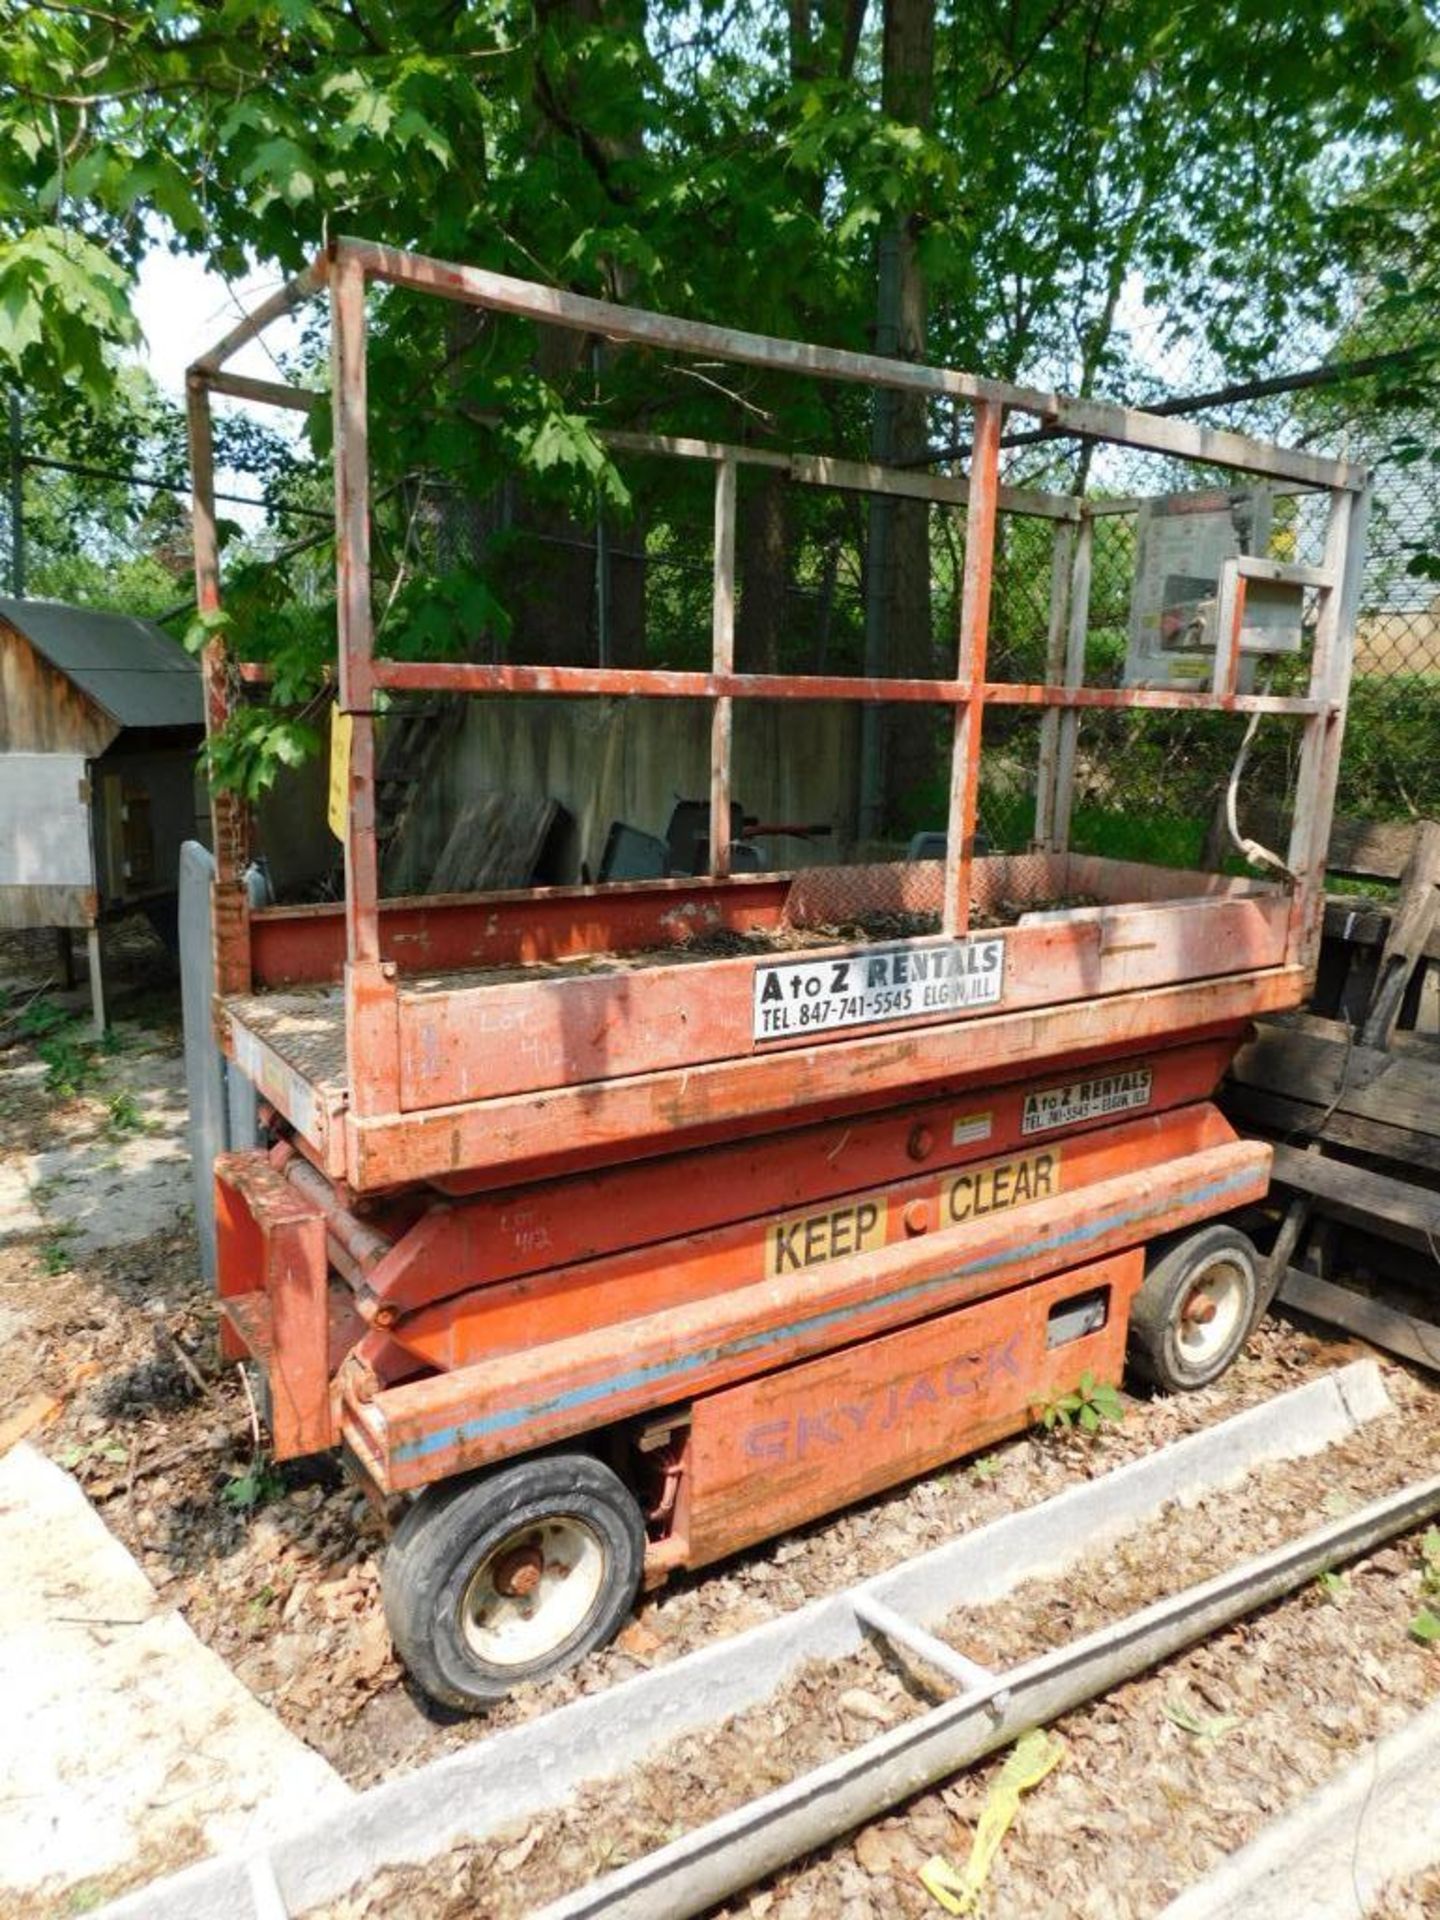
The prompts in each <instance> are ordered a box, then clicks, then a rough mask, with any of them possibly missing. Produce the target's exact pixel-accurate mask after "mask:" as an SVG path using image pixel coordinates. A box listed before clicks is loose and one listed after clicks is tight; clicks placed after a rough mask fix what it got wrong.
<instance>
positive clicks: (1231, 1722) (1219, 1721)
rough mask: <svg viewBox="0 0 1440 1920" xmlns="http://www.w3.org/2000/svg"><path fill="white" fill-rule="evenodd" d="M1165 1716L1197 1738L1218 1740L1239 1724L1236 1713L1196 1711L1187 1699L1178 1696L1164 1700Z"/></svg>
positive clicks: (1183, 1730)
mask: <svg viewBox="0 0 1440 1920" xmlns="http://www.w3.org/2000/svg"><path fill="white" fill-rule="evenodd" d="M1165 1718H1166V1719H1167V1720H1169V1721H1171V1722H1173V1724H1174V1725H1175V1726H1177V1727H1179V1729H1180V1731H1181V1732H1182V1733H1188V1734H1193V1735H1194V1737H1195V1738H1196V1739H1197V1740H1219V1739H1220V1738H1221V1737H1222V1736H1223V1735H1224V1734H1227V1733H1229V1732H1230V1731H1231V1730H1232V1728H1235V1727H1238V1726H1239V1724H1240V1721H1239V1717H1238V1716H1237V1715H1236V1714H1233V1713H1219V1714H1202V1713H1198V1712H1197V1711H1196V1709H1195V1708H1194V1707H1192V1706H1191V1705H1190V1703H1189V1701H1188V1700H1184V1699H1178V1698H1177V1699H1173V1700H1167V1701H1166V1702H1165Z"/></svg>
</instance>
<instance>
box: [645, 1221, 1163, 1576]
mask: <svg viewBox="0 0 1440 1920" xmlns="http://www.w3.org/2000/svg"><path fill="white" fill-rule="evenodd" d="M1143 1272H1144V1256H1143V1254H1142V1253H1141V1252H1140V1251H1139V1249H1135V1250H1132V1251H1129V1252H1125V1253H1118V1254H1111V1255H1109V1256H1108V1257H1106V1258H1105V1259H1103V1260H1097V1261H1092V1262H1089V1263H1088V1264H1086V1265H1085V1266H1082V1267H1072V1268H1069V1269H1068V1270H1067V1271H1065V1272H1064V1273H1060V1274H1054V1275H1051V1276H1049V1277H1048V1278H1046V1279H1043V1280H1037V1281H1035V1282H1033V1283H1032V1284H1031V1285H1029V1286H1027V1287H1025V1288H1023V1289H1022V1290H1020V1291H1019V1292H1011V1293H1004V1294H999V1295H996V1296H993V1297H991V1298H989V1299H984V1300H978V1301H975V1302H974V1303H973V1304H971V1305H968V1306H963V1307H958V1308H955V1309H953V1310H952V1311H950V1312H949V1313H942V1314H937V1315H936V1316H935V1317H934V1318H933V1319H929V1320H923V1321H921V1322H920V1323H919V1325H917V1326H908V1327H901V1328H899V1329H898V1330H897V1331H895V1332H893V1333H888V1334H881V1335H879V1336H877V1337H876V1338H874V1339H872V1340H867V1341H865V1342H864V1343H863V1344H861V1345H859V1346H854V1347H848V1348H846V1349H845V1350H843V1351H842V1352H839V1353H831V1354H824V1355H822V1356H820V1357H819V1358H818V1359H814V1360H810V1361H807V1362H802V1363H801V1364H800V1365H798V1366H790V1367H783V1368H781V1369H780V1370H779V1371H777V1372H774V1373H767V1374H762V1375H760V1376H759V1377H758V1378H757V1379H753V1380H742V1381H740V1382H739V1383H738V1384H737V1385H735V1386H733V1387H726V1388H721V1389H720V1390H719V1391H718V1392H715V1393H710V1394H704V1395H702V1396H701V1397H700V1398H699V1399H698V1400H697V1401H696V1402H695V1403H694V1406H693V1407H692V1408H691V1413H690V1425H689V1438H688V1446H687V1448H686V1459H685V1467H686V1472H685V1477H684V1488H683V1491H684V1495H685V1497H684V1498H683V1500H682V1501H681V1502H679V1503H678V1505H679V1507H680V1511H679V1513H678V1514H677V1521H676V1529H675V1532H676V1536H677V1537H675V1538H673V1539H669V1540H666V1541H665V1542H663V1543H662V1544H660V1545H658V1546H657V1547H652V1550H651V1554H650V1556H649V1558H650V1559H651V1560H652V1561H659V1562H660V1566H661V1568H664V1567H668V1566H673V1565H676V1564H683V1565H685V1566H688V1567H701V1566H705V1565H707V1564H708V1563H710V1562H711V1561H714V1560H718V1559H720V1558H721V1556H722V1555H724V1554H728V1553H734V1552H735V1551H736V1550H737V1549H738V1548H740V1547H744V1546H749V1545H751V1544H752V1543H753V1542H755V1541H757V1540H763V1539H766V1538H768V1537H770V1536H771V1535H774V1534H777V1533H782V1532H784V1531H786V1530H787V1529H789V1528H791V1527H795V1526H799V1525H801V1524H803V1523H804V1522H805V1521H807V1520H812V1519H814V1518H816V1517H817V1516H818V1515H820V1514H824V1513H831V1512H834V1511H835V1510H836V1509H837V1508H839V1507H844V1506H849V1505H850V1504H851V1503H852V1502H854V1501H856V1500H862V1499H864V1498H866V1497H867V1496H868V1495H869V1494H872V1493H878V1492H880V1491H881V1490H882V1489H883V1488H885V1487H889V1486H894V1485H895V1484H896V1483H897V1482H899V1481H901V1480H907V1479H909V1478H910V1477H911V1476H912V1475H914V1474H918V1473H926V1472H929V1471H931V1470H933V1469H934V1468H935V1467H938V1466H941V1465H943V1464H944V1463H945V1462H947V1461H950V1460H953V1459H955V1457H956V1456H957V1454H959V1453H961V1452H966V1453H969V1452H973V1451H975V1450H976V1449H978V1448H981V1447H986V1446H990V1445H992V1444H993V1443H994V1442H995V1441H997V1440H1000V1439H1003V1438H1005V1437H1006V1436H1007V1435H1008V1434H1012V1433H1015V1432H1018V1431H1019V1430H1020V1429H1021V1428H1023V1427H1025V1426H1028V1425H1029V1424H1030V1422H1031V1420H1033V1419H1034V1417H1035V1412H1036V1409H1037V1408H1038V1407H1043V1406H1045V1405H1046V1404H1047V1403H1048V1402H1049V1401H1050V1400H1051V1399H1052V1398H1053V1397H1054V1396H1055V1395H1056V1394H1057V1393H1063V1392H1066V1391H1068V1390H1069V1389H1071V1388H1072V1387H1073V1386H1074V1383H1075V1382H1076V1380H1077V1379H1080V1378H1081V1377H1082V1376H1083V1375H1084V1374H1086V1373H1088V1374H1089V1375H1090V1376H1091V1378H1092V1379H1094V1380H1097V1381H1105V1382H1107V1383H1110V1384H1114V1385H1118V1384H1119V1381H1120V1376H1121V1373H1122V1371H1123V1368H1124V1362H1125V1337H1126V1329H1127V1324H1128V1321H1129V1315H1130V1303H1131V1301H1132V1300H1133V1299H1134V1296H1135V1293H1136V1291H1137V1289H1138V1288H1139V1285H1140V1281H1141V1277H1142V1275H1143ZM1077 1295H1079V1296H1086V1295H1089V1296H1091V1297H1092V1298H1094V1297H1095V1296H1099V1299H1100V1302H1101V1303H1102V1305H1101V1310H1102V1312H1103V1313H1104V1316H1105V1317H1104V1320H1103V1323H1102V1324H1101V1325H1100V1326H1099V1327H1097V1328H1095V1330H1094V1331H1093V1332H1090V1333H1086V1334H1083V1335H1081V1336H1080V1337H1079V1338H1075V1339H1070V1340H1067V1341H1065V1342H1064V1343H1063V1344H1060V1345H1057V1346H1053V1347H1052V1346H1050V1345H1049V1343H1048V1340H1047V1333H1048V1330H1049V1317H1050V1313H1051V1311H1052V1309H1054V1308H1056V1307H1059V1306H1061V1305H1062V1304H1064V1303H1066V1302H1068V1301H1071V1300H1073V1299H1074V1298H1075V1297H1076V1296H1077Z"/></svg>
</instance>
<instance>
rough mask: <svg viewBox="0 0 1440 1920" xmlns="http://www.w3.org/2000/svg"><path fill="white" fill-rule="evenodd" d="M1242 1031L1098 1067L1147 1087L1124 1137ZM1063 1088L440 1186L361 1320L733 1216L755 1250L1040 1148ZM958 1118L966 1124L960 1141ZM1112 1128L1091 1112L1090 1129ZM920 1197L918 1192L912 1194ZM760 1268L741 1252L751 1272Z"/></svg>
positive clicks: (1184, 1102)
mask: <svg viewBox="0 0 1440 1920" xmlns="http://www.w3.org/2000/svg"><path fill="white" fill-rule="evenodd" d="M1242 1031H1243V1029H1240V1028H1237V1027H1228V1028H1225V1029H1223V1030H1222V1031H1221V1032H1219V1033H1216V1034H1209V1035H1203V1036H1200V1037H1198V1038H1197V1037H1188V1038H1187V1039H1186V1040H1185V1041H1184V1042H1183V1043H1181V1044H1179V1045H1174V1046H1168V1047H1156V1048H1152V1049H1150V1050H1148V1051H1140V1052H1135V1053H1131V1054H1127V1055H1123V1056H1119V1057H1117V1058H1115V1059H1114V1061H1113V1062H1112V1063H1109V1070H1110V1071H1112V1072H1114V1073H1116V1074H1126V1075H1129V1076H1130V1080H1129V1084H1130V1085H1131V1086H1134V1087H1140V1086H1142V1085H1143V1087H1144V1090H1145V1091H1146V1093H1147V1095H1148V1098H1147V1099H1146V1101H1145V1102H1144V1110H1145V1113H1146V1115H1147V1116H1148V1118H1146V1119H1145V1120H1143V1121H1141V1122H1139V1123H1137V1131H1136V1134H1135V1135H1134V1136H1133V1137H1134V1138H1140V1137H1141V1136H1142V1135H1143V1134H1144V1132H1145V1130H1146V1128H1147V1127H1151V1126H1153V1125H1154V1121H1155V1116H1156V1115H1158V1114H1163V1113H1166V1112H1168V1111H1169V1110H1170V1109H1171V1108H1174V1107H1180V1106H1192V1105H1194V1104H1195V1103H1196V1102H1199V1101H1204V1100H1208V1099H1209V1097H1210V1096H1211V1094H1212V1093H1213V1092H1214V1090H1215V1088H1216V1087H1217V1086H1218V1084H1219V1082H1220V1078H1221V1076H1222V1074H1223V1073H1224V1071H1225V1068H1226V1066H1227V1064H1228V1063H1229V1061H1230V1059H1231V1057H1232V1055H1233V1053H1234V1050H1235V1045H1236V1042H1237V1040H1238V1039H1239V1038H1240V1035H1241V1032H1242ZM1073 1077H1076V1076H1074V1075H1071V1074H1067V1070H1066V1069H1065V1067H1064V1066H1063V1065H1061V1064H1058V1063H1056V1062H1053V1061H1050V1062H1047V1063H1046V1066H1045V1070H1044V1072H1043V1073H1041V1072H1039V1071H1038V1070H1037V1069H1036V1068H1035V1066H1034V1065H1032V1066H1031V1067H1030V1069H1029V1070H1028V1073H1027V1074H1026V1076H1025V1077H1020V1076H1018V1075H1017V1076H1015V1077H1013V1078H1009V1079H1000V1080H992V1081H989V1082H987V1083H986V1085H985V1086H984V1088H983V1089H977V1090H974V1091H966V1092H959V1093H950V1094H944V1095H940V1096H938V1097H926V1096H917V1097H916V1098H913V1099H903V1098H897V1100H896V1101H895V1102H894V1103H892V1104H887V1105H885V1106H884V1107H882V1108H880V1109H879V1110H878V1111H875V1112H869V1113H858V1114H857V1113H850V1114H846V1115H844V1116H843V1117H827V1118H826V1119H824V1120H822V1121H819V1122H812V1123H811V1124H810V1125H808V1126H804V1127H797V1128H793V1129H790V1130H788V1131H786V1132H784V1133H779V1134H775V1133H769V1134H766V1135H764V1136H763V1137H762V1138H759V1139H740V1140H733V1139H732V1140H723V1141H719V1142H717V1143H716V1144H715V1145H713V1146H707V1147H702V1148H700V1149H699V1150H698V1151H697V1152H692V1153H688V1154H682V1155H678V1156H674V1155H672V1156H669V1157H667V1158H666V1159H665V1160H662V1161H658V1162H657V1161H629V1162H627V1161H621V1162H619V1163H617V1164H614V1165H610V1166H607V1167H603V1168H601V1169H599V1170H598V1171H590V1172H586V1173H583V1174H572V1175H570V1176H568V1177H566V1178H559V1179H551V1180H546V1181H540V1182H534V1183H532V1184H531V1185H529V1186H527V1187H523V1188H507V1189H505V1190H504V1191H502V1192H500V1193H472V1194H466V1193H465V1192H464V1189H463V1184H457V1183H447V1193H448V1194H449V1196H450V1197H449V1198H447V1199H444V1200H441V1199H439V1198H438V1197H437V1198H435V1199H432V1201H431V1203H430V1204H429V1205H428V1206H427V1207H426V1209H425V1211H424V1213H423V1214H422V1215H421V1216H420V1217H419V1218H418V1219H416V1220H414V1221H413V1223H412V1224H408V1225H406V1226H405V1227H404V1228H403V1229H402V1230H401V1231H399V1232H398V1233H397V1234H396V1237H395V1239H394V1241H393V1243H392V1244H391V1245H390V1247H389V1249H388V1250H387V1251H386V1252H385V1253H384V1254H382V1255H381V1256H379V1257H378V1258H376V1259H374V1260H373V1261H371V1262H370V1263H368V1265H367V1268H366V1273H365V1296H366V1299H365V1302H364V1303H363V1305H362V1311H364V1312H365V1314H366V1315H367V1317H370V1318H374V1317H375V1315H376V1314H377V1313H380V1312H382V1311H386V1312H388V1314H389V1315H390V1317H391V1318H392V1319H393V1318H394V1317H396V1316H399V1315H406V1314H411V1313H414V1312H415V1311H416V1310H417V1309H422V1308H429V1307H433V1306H435V1305H436V1304H437V1303H438V1302H440V1301H442V1300H448V1299H450V1298H452V1297H453V1296H455V1295H457V1294H459V1293H462V1292H464V1291H466V1290H467V1289H468V1288H470V1287H472V1286H473V1285H474V1284H475V1283H476V1279H477V1277H478V1278H483V1280H484V1281H485V1282H486V1284H487V1285H498V1284H500V1283H503V1282H507V1281H515V1280H522V1279H526V1278H527V1277H531V1276H541V1275H544V1276H546V1277H545V1278H544V1280H543V1282H537V1284H539V1285H541V1286H542V1287H543V1290H544V1291H546V1292H549V1291H551V1290H553V1289H554V1288H555V1287H556V1286H557V1285H564V1284H568V1283H566V1282H565V1281H564V1280H563V1278H562V1276H563V1275H564V1274H566V1273H569V1272H570V1271H572V1270H576V1269H579V1268H586V1269H587V1270H588V1269H589V1268H590V1266H591V1264H592V1263H594V1262H596V1261H600V1260H603V1259H604V1258H605V1257H606V1256H607V1255H612V1254H625V1253H627V1252H629V1251H631V1250H633V1249H635V1248H638V1247H643V1246H649V1245H653V1244H654V1243H656V1242H658V1241H674V1240H677V1239H679V1238H680V1237H681V1236H698V1235H704V1234H706V1233H709V1232H710V1231H711V1230H712V1229H721V1228H726V1227H729V1226H730V1225H731V1223H733V1222H734V1221H735V1220H737V1219H739V1218H741V1217H747V1218H751V1219H752V1221H753V1222H759V1225H758V1226H757V1225H753V1224H752V1226H751V1228H749V1229H748V1230H747V1231H748V1232H749V1233H750V1235H751V1239H752V1242H754V1243H755V1244H759V1243H761V1242H764V1241H765V1240H766V1238H767V1235H768V1234H769V1233H770V1231H771V1228H772V1226H773V1223H774V1221H776V1220H779V1219H782V1218H785V1217H788V1216H790V1215H792V1214H795V1213H796V1212H798V1211H802V1210H804V1209H807V1208H808V1209H812V1210H813V1209H814V1208H816V1207H824V1206H826V1205H829V1204H831V1203H832V1202H835V1201H837V1200H838V1199H839V1198H840V1197H841V1196H843V1195H846V1194H851V1193H854V1192H857V1191H859V1190H862V1189H863V1190H866V1191H875V1190H879V1189H893V1190H895V1191H897V1192H898V1190H899V1188H900V1186H901V1184H902V1183H904V1182H907V1181H919V1182H920V1183H921V1186H922V1187H923V1186H924V1183H925V1182H927V1181H929V1182H933V1181H934V1180H935V1179H936V1178H937V1177H938V1176H941V1175H944V1176H946V1177H947V1178H948V1177H949V1176H951V1175H953V1174H954V1173H955V1172H956V1170H957V1169H961V1168H964V1167H967V1166H970V1165H972V1164H974V1163H977V1162H979V1161H982V1160H991V1159H993V1158H994V1157H995V1156H996V1155H1007V1154H1012V1153H1015V1152H1017V1151H1019V1150H1020V1149H1022V1148H1023V1147H1025V1146H1026V1145H1027V1144H1033V1143H1034V1141H1035V1140H1037V1139H1038V1140H1042V1141H1043V1140H1044V1139H1046V1137H1047V1136H1046V1134H1044V1133H1040V1132H1036V1131H1035V1130H1034V1129H1033V1128H1032V1129H1031V1131H1030V1132H1028V1133H1027V1131H1026V1125H1025V1103H1026V1099H1027V1096H1029V1095H1030V1094H1033V1093H1036V1092H1038V1091H1040V1090H1042V1089H1044V1088H1046V1087H1053V1086H1054V1085H1056V1084H1057V1082H1060V1083H1063V1082H1064V1081H1065V1080H1066V1079H1067V1078H1073ZM957 1117H958V1118H959V1119H961V1120H962V1121H963V1122H964V1123H965V1124H963V1125H962V1126H961V1127H960V1128H959V1129H958V1133H959V1137H958V1138H957V1137H956V1132H957V1129H956V1125H955V1123H956V1120H957ZM1114 1124H1115V1123H1114V1120H1113V1119H1112V1118H1111V1117H1109V1116H1099V1117H1097V1118H1096V1119H1095V1120H1094V1121H1093V1122H1091V1123H1090V1126H1091V1128H1092V1129H1095V1128H1099V1129H1105V1128H1109V1127H1111V1126H1113V1125H1114ZM1088 1137H1089V1136H1088V1135H1087V1132H1086V1129H1085V1127H1083V1126H1082V1127H1080V1128H1077V1129H1073V1130H1071V1132H1070V1133H1069V1135H1068V1136H1067V1146H1068V1141H1069V1140H1074V1141H1075V1142H1077V1143H1078V1142H1081V1141H1083V1140H1085V1139H1086V1138H1088ZM1084 1150H1085V1151H1088V1148H1086V1149H1084ZM917 1194H918V1196H919V1197H920V1198H922V1199H924V1198H925V1197H926V1196H925V1194H924V1193H922V1192H920V1189H918V1188H917ZM906 1197H907V1198H908V1197H909V1196H906ZM947 1204H948V1203H947ZM902 1217H903V1204H902V1206H901V1210H900V1212H898V1213H896V1214H895V1215H894V1217H893V1218H892V1219H891V1220H890V1221H889V1223H888V1226H889V1231H887V1233H886V1234H885V1236H884V1237H886V1238H889V1237H893V1235H894V1231H896V1230H897V1223H899V1222H900V1221H901V1220H902ZM756 1259H758V1262H759V1264H758V1265H754V1261H755V1260H756ZM775 1264H776V1265H777V1266H778V1265H781V1264H783V1263H782V1262H779V1261H778V1260H777V1262H776V1263H775ZM764 1266H765V1261H764V1258H763V1255H755V1254H754V1252H753V1247H752V1267H753V1270H752V1271H751V1272H750V1273H749V1274H748V1275H747V1277H750V1278H754V1277H756V1275H757V1274H758V1273H759V1272H762V1271H763V1270H764ZM526 1297H529V1295H528V1293H527V1296H526Z"/></svg>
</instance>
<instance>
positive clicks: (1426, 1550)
mask: <svg viewBox="0 0 1440 1920" xmlns="http://www.w3.org/2000/svg"><path fill="white" fill-rule="evenodd" d="M1420 1593H1421V1597H1422V1599H1423V1601H1424V1603H1425V1604H1424V1605H1423V1606H1422V1607H1421V1609H1420V1611H1419V1612H1418V1613H1417V1614H1416V1616H1415V1618H1414V1619H1413V1620H1412V1621H1411V1622H1410V1634H1411V1638H1412V1639H1415V1640H1419V1641H1422V1642H1423V1643H1424V1644H1425V1645H1426V1646H1430V1645H1432V1644H1433V1643H1434V1642H1435V1641H1436V1640H1440V1611H1437V1609H1436V1607H1435V1606H1432V1605H1431V1604H1430V1602H1431V1601H1435V1602H1437V1603H1440V1527H1427V1528H1426V1529H1425V1531H1424V1533H1423V1534H1422V1535H1421V1538H1420Z"/></svg>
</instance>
